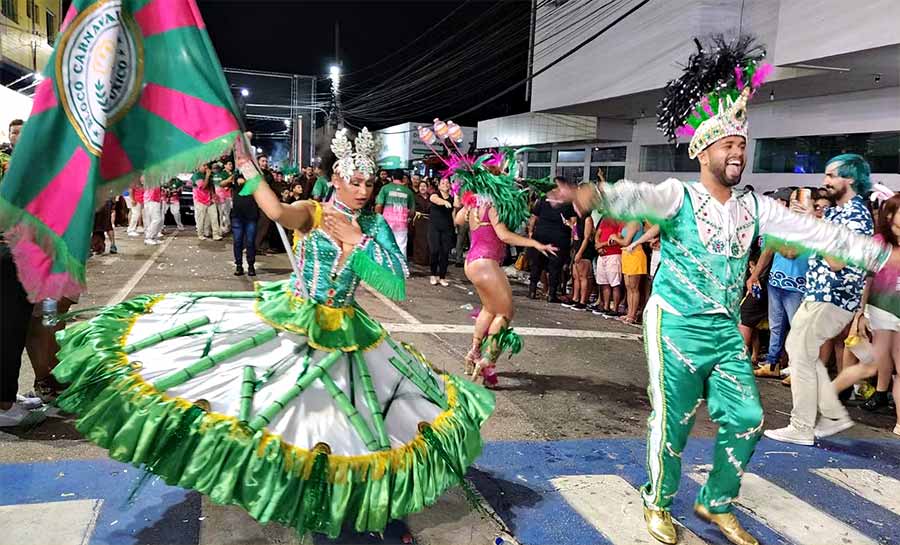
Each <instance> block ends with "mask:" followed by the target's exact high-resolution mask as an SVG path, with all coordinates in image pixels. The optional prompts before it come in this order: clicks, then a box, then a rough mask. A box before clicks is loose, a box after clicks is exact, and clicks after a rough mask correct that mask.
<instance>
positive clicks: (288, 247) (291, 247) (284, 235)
mask: <svg viewBox="0 0 900 545" xmlns="http://www.w3.org/2000/svg"><path fill="white" fill-rule="evenodd" d="M272 223H274V224H275V227H277V228H278V234H279V235H281V242H282V243H284V248H285V249H286V250H287V255H288V259H289V260H290V261H291V269H293V270H294V275H296V276H297V278H298V279H299V278H300V269H298V268H297V259H296V258H295V257H294V245H293V244H291V243H290V241H289V240H288V236H287V233H286V232H285V230H284V227H282V226H281V224H280V223H278V222H277V221H275V222H272Z"/></svg>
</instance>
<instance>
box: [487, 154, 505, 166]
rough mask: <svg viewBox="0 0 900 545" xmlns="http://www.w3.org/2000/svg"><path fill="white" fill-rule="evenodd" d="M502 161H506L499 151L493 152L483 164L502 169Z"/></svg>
mask: <svg viewBox="0 0 900 545" xmlns="http://www.w3.org/2000/svg"><path fill="white" fill-rule="evenodd" d="M504 161H506V155H504V154H503V152H502V151H500V150H495V151H492V152H491V158H490V159H488V160H486V161H485V162H484V164H485V165H489V166H496V167H502V166H503V162H504Z"/></svg>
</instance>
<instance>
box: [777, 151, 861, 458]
mask: <svg viewBox="0 0 900 545" xmlns="http://www.w3.org/2000/svg"><path fill="white" fill-rule="evenodd" d="M869 174H870V168H869V164H868V162H866V160H865V159H864V158H863V157H861V156H859V155H856V154H843V155H838V156H837V157H834V158H833V159H831V160H830V161H828V163H827V166H826V167H825V180H824V181H823V183H822V185H823V187H824V188H825V192H826V193H827V194H828V196H829V197H831V198H832V199H833V200H834V202H835V206H833V207H831V208H828V209H827V210H826V211H825V216H824V218H823V219H824V221H826V222H828V223H834V224H838V225H841V226H843V227H845V228H846V229H848V230H849V231H853V232H855V233H858V234H860V235H866V236H872V234H873V232H874V221H873V219H872V214H871V213H870V212H869V209H868V208H867V207H866V202H865V200H864V199H863V195H865V194H866V193H868V192H869V190H870V189H871V187H872V185H871V181H870V180H869ZM794 207H795V209H797V208H799V207H800V205H798V204H795V205H794ZM801 211H802V212H805V213H807V214H813V210H812V209H803V210H801ZM865 283H866V272H865V271H864V270H863V269H861V268H859V267H856V266H853V265H850V264H848V263H845V262H841V261H838V260H836V259H832V258H829V257H823V256H821V255H818V254H812V255H811V256H810V258H809V270H808V271H807V273H806V297H805V299H804V301H803V304H801V305H800V308H799V309H798V310H797V313H796V314H795V315H794V320H793V322H792V323H791V332H790V334H789V335H788V338H787V342H786V343H785V348H786V349H787V353H788V356H789V358H790V362H791V393H792V396H793V402H794V408H793V410H792V411H791V423H790V424H789V425H788V426H787V427H785V428H781V429H775V430H766V432H765V435H766V436H767V437H769V438H771V439H775V440H777V441H784V442H787V443H794V444H798V445H812V444H813V443H814V441H815V439H816V438H822V437H829V436H831V435H834V434H836V433H839V432H841V431H843V430H846V429H847V428H849V427H851V426H853V420H851V419H850V416H849V415H848V414H847V409H845V408H844V406H843V405H842V404H841V402H840V400H839V399H838V397H837V393H836V392H835V390H834V388H833V387H832V386H831V379H830V378H829V376H828V370H827V369H826V368H825V364H824V363H822V362H821V361H820V360H819V348H821V346H822V344H824V343H825V342H826V341H828V339H831V338H832V337H834V336H836V335H837V334H838V333H840V332H841V331H842V330H843V329H844V328H845V327H846V326H847V324H849V323H850V322H851V321H853V318H854V315H855V313H857V312H862V309H861V305H860V301H861V299H862V293H863V288H864V287H865ZM817 416H818V417H819V418H818V420H817V418H816V417H817Z"/></svg>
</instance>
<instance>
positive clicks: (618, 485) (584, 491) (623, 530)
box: [551, 475, 706, 545]
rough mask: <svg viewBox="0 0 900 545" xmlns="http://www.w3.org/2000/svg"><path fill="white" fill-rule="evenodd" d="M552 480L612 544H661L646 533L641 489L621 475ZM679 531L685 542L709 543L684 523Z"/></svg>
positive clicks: (689, 543) (560, 491) (565, 477)
mask: <svg viewBox="0 0 900 545" xmlns="http://www.w3.org/2000/svg"><path fill="white" fill-rule="evenodd" d="M551 482H552V483H553V486H555V487H556V489H557V490H559V493H560V494H562V496H563V498H565V500H566V501H567V502H568V503H569V505H570V506H571V507H572V509H574V510H575V511H577V512H578V514H579V515H581V516H582V517H584V519H585V520H586V521H587V522H589V523H590V524H591V526H593V527H594V528H596V529H597V531H598V532H600V533H601V534H603V535H604V536H606V537H607V539H609V540H610V541H611V542H612V543H613V544H619V543H621V544H631V543H636V544H648V545H658V543H659V542H658V541H656V540H655V539H653V538H652V537H651V536H650V534H649V533H647V525H646V524H645V523H644V513H643V503H642V502H641V494H640V492H638V491H637V490H636V489H635V488H634V487H633V486H631V485H630V484H628V481H626V480H625V479H623V478H622V477H619V476H618V475H568V476H564V477H557V478H555V479H551ZM675 522H676V524H677V523H678V521H677V520H676V521H675ZM679 526H680V525H679ZM678 533H679V540H678V542H679V543H682V544H684V545H701V544H704V543H706V542H705V541H703V540H702V539H700V538H699V537H698V536H697V534H695V533H693V532H691V531H690V530H688V529H687V528H685V527H683V526H681V527H680V528H679V532H678Z"/></svg>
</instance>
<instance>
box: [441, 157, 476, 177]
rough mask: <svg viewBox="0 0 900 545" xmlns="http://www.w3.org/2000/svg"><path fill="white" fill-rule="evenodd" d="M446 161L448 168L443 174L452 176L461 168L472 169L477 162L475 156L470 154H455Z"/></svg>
mask: <svg viewBox="0 0 900 545" xmlns="http://www.w3.org/2000/svg"><path fill="white" fill-rule="evenodd" d="M444 163H445V164H446V165H447V168H446V169H445V170H444V171H443V174H444V175H445V176H451V175H453V174H455V173H457V172H459V171H460V170H470V168H471V166H472V165H473V164H475V158H474V157H471V156H468V155H456V154H453V155H451V156H450V157H448V158H447V159H446V160H445V161H444Z"/></svg>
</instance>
